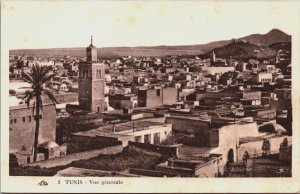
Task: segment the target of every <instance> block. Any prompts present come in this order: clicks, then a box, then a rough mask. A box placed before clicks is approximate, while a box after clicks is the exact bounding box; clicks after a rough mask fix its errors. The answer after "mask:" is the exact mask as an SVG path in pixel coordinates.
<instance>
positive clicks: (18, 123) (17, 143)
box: [9, 104, 56, 152]
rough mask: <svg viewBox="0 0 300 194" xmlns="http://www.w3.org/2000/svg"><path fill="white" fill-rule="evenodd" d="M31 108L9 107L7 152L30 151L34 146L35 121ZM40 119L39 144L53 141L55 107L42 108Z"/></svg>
mask: <svg viewBox="0 0 300 194" xmlns="http://www.w3.org/2000/svg"><path fill="white" fill-rule="evenodd" d="M34 112H35V111H33V107H30V108H28V107H27V106H18V107H10V108H9V114H10V125H9V150H10V152H17V151H19V150H21V149H22V147H23V146H24V148H26V149H30V148H31V147H33V144H34V134H35V124H36V122H35V119H34ZM41 115H42V118H41V119H40V128H39V143H43V142H46V141H50V140H55V133H56V111H55V105H53V104H48V105H44V106H43V111H42V114H41Z"/></svg>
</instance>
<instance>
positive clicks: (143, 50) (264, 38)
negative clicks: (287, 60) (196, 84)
mask: <svg viewBox="0 0 300 194" xmlns="http://www.w3.org/2000/svg"><path fill="white" fill-rule="evenodd" d="M239 39H240V40H241V39H244V40H246V41H248V42H249V43H252V44H255V45H258V46H268V45H271V44H274V43H278V42H290V41H291V36H290V35H287V34H286V33H284V32H282V31H280V30H278V29H273V30H271V31H270V32H268V33H267V34H263V35H261V34H252V35H249V36H245V37H242V38H239ZM239 39H238V40H239ZM231 42H232V41H231V40H221V41H215V42H210V43H207V44H197V45H184V46H140V47H105V48H98V56H166V55H199V54H205V53H207V52H209V51H211V50H212V49H215V48H219V47H223V46H225V45H228V44H230V43H231ZM96 46H99V45H96ZM248 46H249V48H246V45H244V47H245V48H240V49H234V48H233V47H228V48H229V49H231V50H232V51H233V50H236V51H238V53H239V52H240V53H241V54H242V53H243V52H246V51H251V50H253V49H254V46H250V45H248ZM255 49H258V47H255ZM259 49H261V48H259ZM262 49H263V47H262ZM266 49H267V50H266V51H264V52H262V53H261V54H263V53H265V52H266V53H267V54H268V55H269V54H272V52H271V51H270V50H269V49H268V48H266ZM222 53H224V55H227V54H230V53H233V52H229V51H226V52H225V51H220V54H222ZM225 53H227V54H225ZM9 54H10V55H23V54H24V55H29V56H46V57H47V56H48V57H50V56H66V55H69V56H74V57H84V56H85V48H52V49H20V50H10V52H9ZM241 54H239V55H241ZM248 54H250V55H252V54H253V53H252V54H251V53H248ZM222 55H223V54H222ZM257 55H258V56H260V54H257Z"/></svg>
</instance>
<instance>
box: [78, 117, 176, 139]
mask: <svg viewBox="0 0 300 194" xmlns="http://www.w3.org/2000/svg"><path fill="white" fill-rule="evenodd" d="M158 126H160V127H166V126H171V124H167V123H159V122H153V121H133V122H126V123H120V124H115V125H107V126H104V127H99V128H97V129H92V130H89V131H82V132H78V133H74V135H82V136H90V137H96V136H109V137H115V138H117V137H120V136H128V135H126V134H127V133H129V132H130V133H132V132H136V131H143V130H148V129H151V128H154V127H158ZM114 128H115V129H114Z"/></svg>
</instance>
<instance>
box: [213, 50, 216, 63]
mask: <svg viewBox="0 0 300 194" xmlns="http://www.w3.org/2000/svg"><path fill="white" fill-rule="evenodd" d="M212 62H216V55H215V50H213V53H212Z"/></svg>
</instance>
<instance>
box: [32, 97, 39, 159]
mask: <svg viewBox="0 0 300 194" xmlns="http://www.w3.org/2000/svg"><path fill="white" fill-rule="evenodd" d="M35 108H36V115H35V134H34V146H33V150H34V151H33V162H36V159H37V153H38V141H39V129H40V99H39V96H38V95H37V96H36V106H35Z"/></svg>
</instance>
